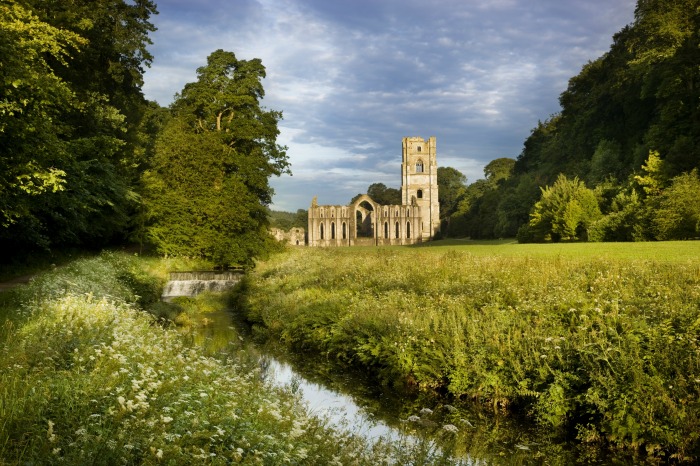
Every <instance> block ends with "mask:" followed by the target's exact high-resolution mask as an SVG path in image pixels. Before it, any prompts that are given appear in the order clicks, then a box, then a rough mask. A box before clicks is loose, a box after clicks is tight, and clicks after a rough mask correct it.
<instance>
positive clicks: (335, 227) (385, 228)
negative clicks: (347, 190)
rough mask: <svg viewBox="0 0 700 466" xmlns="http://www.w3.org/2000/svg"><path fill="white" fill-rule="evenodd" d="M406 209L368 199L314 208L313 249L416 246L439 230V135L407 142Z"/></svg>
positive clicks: (403, 189)
mask: <svg viewBox="0 0 700 466" xmlns="http://www.w3.org/2000/svg"><path fill="white" fill-rule="evenodd" d="M401 146H402V149H401V154H402V158H401V160H402V162H401V201H402V204H401V205H386V206H385V205H380V204H377V203H376V202H375V201H374V200H373V199H372V198H371V197H369V196H367V195H363V196H361V197H360V198H358V199H356V200H355V202H353V203H352V204H350V205H318V202H317V200H316V198H315V197H314V199H313V201H312V202H311V207H310V208H309V223H308V244H309V246H360V245H375V246H381V245H403V244H415V243H419V242H422V241H427V240H430V239H432V238H433V237H434V236H435V235H436V234H437V233H438V232H439V230H440V204H439V202H438V185H437V156H436V141H435V137H434V136H433V137H430V139H428V140H424V139H423V138H420V137H405V138H403V140H402V144H401Z"/></svg>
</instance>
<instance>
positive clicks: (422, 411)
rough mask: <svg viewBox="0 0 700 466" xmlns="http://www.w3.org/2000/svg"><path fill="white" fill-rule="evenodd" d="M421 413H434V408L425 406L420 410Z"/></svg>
mask: <svg viewBox="0 0 700 466" xmlns="http://www.w3.org/2000/svg"><path fill="white" fill-rule="evenodd" d="M420 413H421V414H433V410H432V409H430V408H423V409H421V410H420Z"/></svg>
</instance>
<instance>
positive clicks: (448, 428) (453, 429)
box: [442, 424, 459, 434]
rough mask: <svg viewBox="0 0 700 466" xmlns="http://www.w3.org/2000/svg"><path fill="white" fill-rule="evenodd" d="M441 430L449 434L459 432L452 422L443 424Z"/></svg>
mask: <svg viewBox="0 0 700 466" xmlns="http://www.w3.org/2000/svg"><path fill="white" fill-rule="evenodd" d="M442 430H444V431H445V432H449V433H451V434H456V433H457V432H459V429H458V428H457V426H456V425H454V424H445V425H444V426H442Z"/></svg>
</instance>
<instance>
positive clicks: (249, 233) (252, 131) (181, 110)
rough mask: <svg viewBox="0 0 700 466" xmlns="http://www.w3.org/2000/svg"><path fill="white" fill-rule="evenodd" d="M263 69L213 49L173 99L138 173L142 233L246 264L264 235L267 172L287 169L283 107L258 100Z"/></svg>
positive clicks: (165, 245) (184, 251) (177, 247)
mask: <svg viewBox="0 0 700 466" xmlns="http://www.w3.org/2000/svg"><path fill="white" fill-rule="evenodd" d="M264 77H265V67H264V66H263V65H262V63H261V61H260V60H259V59H252V60H238V59H237V58H236V56H235V55H234V53H232V52H226V51H224V50H217V51H215V52H214V53H212V54H211V55H210V56H209V57H208V58H207V65H206V66H203V67H201V68H199V69H197V78H198V79H197V81H196V82H193V83H189V84H186V85H185V87H184V89H183V90H182V92H181V93H180V94H179V95H178V96H177V97H176V100H175V102H174V103H173V105H172V111H173V117H172V119H171V120H170V121H169V122H168V123H167V124H166V127H165V130H164V131H163V134H162V135H161V137H160V138H159V140H158V143H157V145H156V150H155V157H154V160H153V163H152V169H151V170H148V171H147V173H146V174H145V176H144V183H145V186H146V193H145V194H146V196H145V202H146V205H147V209H148V213H149V218H150V223H149V226H148V227H147V235H148V237H149V238H150V240H151V241H152V242H153V243H154V244H155V246H156V247H157V249H158V250H159V251H160V252H162V253H165V254H171V255H187V256H198V257H204V258H208V259H211V260H213V261H214V262H216V263H217V264H218V265H221V266H226V265H232V264H239V265H249V264H251V263H252V261H253V259H254V258H255V257H258V256H260V255H262V254H263V253H264V252H265V250H266V248H267V245H268V244H269V241H270V236H269V234H268V232H267V226H268V219H267V206H268V205H269V203H270V202H271V199H272V194H273V190H272V188H271V187H270V185H269V178H270V176H272V175H275V176H279V175H281V174H282V173H286V172H289V164H288V161H287V155H286V147H283V146H280V145H278V144H277V139H276V138H277V136H278V134H279V130H278V128H277V123H278V121H279V120H280V119H281V118H282V114H281V112H278V111H272V110H266V109H264V108H263V107H262V106H261V102H260V101H261V99H262V98H263V96H264V90H263V86H262V79H263V78H264Z"/></svg>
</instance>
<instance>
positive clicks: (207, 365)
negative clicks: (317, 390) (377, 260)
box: [0, 254, 439, 465]
mask: <svg viewBox="0 0 700 466" xmlns="http://www.w3.org/2000/svg"><path fill="white" fill-rule="evenodd" d="M151 260H152V259H149V261H151ZM142 266H143V267H142ZM168 266H171V265H168ZM160 268H162V265H160V264H158V263H156V262H151V263H149V262H148V261H146V263H144V262H143V260H142V259H138V258H135V257H133V256H132V257H129V256H125V255H122V254H103V255H102V256H100V257H97V258H93V259H84V260H80V261H78V262H75V263H72V264H68V265H66V266H65V267H62V268H61V269H60V270H56V271H52V272H50V273H47V274H44V275H42V276H39V277H38V278H37V279H36V280H35V281H33V282H32V283H31V284H29V285H27V286H25V287H21V288H19V289H17V290H14V291H13V292H12V293H11V294H10V295H7V297H6V299H5V300H4V301H3V306H4V314H3V317H2V321H1V322H0V329H1V331H0V361H1V363H0V462H1V463H2V464H183V465H184V464H269V465H276V464H286V463H292V464H308V465H316V464H336V465H344V464H387V463H388V462H389V461H390V458H398V461H399V462H403V459H402V458H404V459H405V458H407V457H410V456H402V455H412V454H413V453H412V452H411V449H410V448H405V449H403V448H401V447H402V445H392V444H389V443H387V442H381V441H380V442H376V443H369V442H367V441H366V440H364V439H363V438H361V437H359V436H357V435H354V434H353V433H352V432H341V431H338V430H337V429H334V428H331V427H329V425H328V424H327V422H326V421H325V420H324V419H321V418H318V417H315V416H313V415H312V414H311V413H309V412H308V411H307V409H306V408H305V406H304V405H303V404H302V403H301V402H300V399H299V396H298V394H295V393H294V392H293V390H291V389H290V388H288V387H275V386H272V385H269V384H268V383H267V382H265V380H263V378H262V377H261V375H260V369H259V367H258V366H257V365H256V364H254V363H251V360H250V358H248V357H247V356H246V355H240V357H239V356H238V355H237V347H236V345H237V344H238V339H237V338H231V341H230V342H229V343H230V344H229V348H228V349H227V350H226V351H218V350H207V349H205V348H202V347H201V346H199V345H198V344H196V343H197V342H193V341H192V339H191V338H190V337H189V336H188V333H187V332H184V331H182V330H181V329H180V328H179V327H178V326H176V325H167V324H166V325H163V322H162V321H158V320H156V318H154V317H153V316H151V315H150V314H148V313H146V312H144V311H143V310H141V308H140V306H141V305H143V303H146V304H153V303H154V302H155V301H154V300H156V299H157V296H158V294H159V292H160V285H161V283H162V278H160V277H158V276H153V275H151V274H150V273H147V272H145V269H150V270H153V269H160ZM137 291H138V292H137ZM214 301H215V298H213V297H204V298H203V299H202V301H201V302H200V303H199V304H195V305H192V303H189V304H188V303H183V308H185V309H186V308H188V306H189V307H192V306H194V307H199V308H200V311H202V313H203V314H206V313H207V312H208V311H211V310H212V308H213V306H214V304H212V303H213V302H214ZM190 317H191V318H192V319H193V322H190V323H188V325H200V324H202V322H201V320H197V319H201V318H202V317H201V315H199V316H198V315H196V313H195V312H194V311H193V312H192V313H191V316H190ZM222 344H224V345H225V342H223V343H222ZM213 353H216V355H213ZM404 446H405V445H404ZM436 458H437V460H438V461H439V455H437V454H436V452H433V453H432V454H431V455H428V456H426V460H425V463H430V462H433V460H435V459H436Z"/></svg>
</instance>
